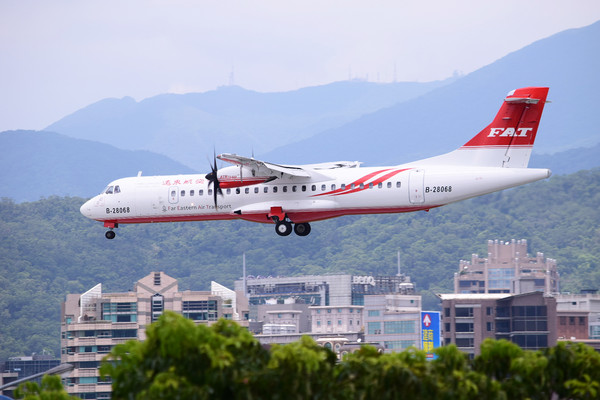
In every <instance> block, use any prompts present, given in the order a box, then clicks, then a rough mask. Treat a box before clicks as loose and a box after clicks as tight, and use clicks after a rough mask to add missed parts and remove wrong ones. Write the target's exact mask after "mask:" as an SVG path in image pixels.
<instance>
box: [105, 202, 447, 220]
mask: <svg viewBox="0 0 600 400" xmlns="http://www.w3.org/2000/svg"><path fill="white" fill-rule="evenodd" d="M440 206H441V205H435V206H414V207H379V208H377V207H370V208H346V209H337V210H307V211H286V210H285V209H284V210H283V212H284V213H286V215H287V216H288V218H289V219H290V220H291V221H292V222H294V223H302V222H314V221H322V220H325V219H330V218H336V217H342V216H344V215H362V214H396V213H405V212H413V211H421V210H429V209H431V208H436V207H440ZM232 219H243V220H246V221H252V222H260V223H265V224H269V223H273V221H272V220H271V219H270V218H269V217H268V213H267V212H264V213H252V214H241V215H238V214H229V213H223V214H208V215H207V214H204V215H168V216H167V215H165V216H154V217H133V218H122V219H112V218H111V219H98V220H97V221H100V222H110V223H115V224H150V223H159V222H191V221H221V220H232Z"/></svg>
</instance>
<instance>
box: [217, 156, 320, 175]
mask: <svg viewBox="0 0 600 400" xmlns="http://www.w3.org/2000/svg"><path fill="white" fill-rule="evenodd" d="M217 158H218V159H219V160H223V161H227V162H229V163H232V164H235V165H240V166H243V167H246V168H248V169H250V170H252V173H253V175H259V176H267V175H270V176H276V177H278V178H281V177H283V176H284V175H287V176H289V177H293V176H295V177H302V178H310V177H311V176H312V174H311V173H310V172H308V171H307V170H306V169H304V168H302V167H299V166H288V165H279V164H273V163H269V162H265V161H260V160H255V159H254V158H249V157H244V156H238V155H237V154H228V153H224V154H219V155H218V156H217Z"/></svg>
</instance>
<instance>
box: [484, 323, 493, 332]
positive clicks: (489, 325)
mask: <svg viewBox="0 0 600 400" xmlns="http://www.w3.org/2000/svg"><path fill="white" fill-rule="evenodd" d="M485 326H486V329H487V331H488V332H491V331H493V330H494V323H493V322H486V323H485Z"/></svg>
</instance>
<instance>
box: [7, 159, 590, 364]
mask: <svg viewBox="0 0 600 400" xmlns="http://www.w3.org/2000/svg"><path fill="white" fill-rule="evenodd" d="M83 201H84V200H83V199H80V198H59V197H51V198H48V199H43V200H40V201H36V202H30V203H21V204H16V203H14V202H12V201H10V200H6V199H5V200H3V201H1V202H0V359H4V358H5V357H7V356H11V355H19V354H29V353H31V352H40V351H42V350H43V349H44V348H48V349H51V350H52V351H54V352H55V354H58V350H59V337H60V336H59V324H60V321H59V319H60V302H61V301H63V300H64V298H65V295H66V294H67V293H82V292H84V291H85V290H87V289H89V288H91V287H92V286H93V285H95V284H97V283H102V284H103V289H104V290H105V291H112V292H114V291H127V290H129V289H131V288H132V286H133V283H134V282H135V281H136V280H138V279H140V278H141V277H143V276H145V275H146V274H147V273H149V272H150V271H156V270H162V271H165V272H166V273H167V274H169V275H171V276H173V277H175V278H177V279H178V280H179V283H180V289H192V290H205V289H208V288H209V285H210V281H211V280H216V281H218V282H219V283H221V284H224V285H227V286H230V287H231V286H233V281H234V280H235V279H237V278H238V277H240V276H241V272H242V253H244V252H245V253H246V263H247V268H248V273H249V274H252V275H273V276H276V275H280V276H287V275H300V274H324V273H328V272H342V273H361V274H363V273H364V274H395V273H396V269H397V262H396V254H397V252H398V251H400V252H401V255H402V268H403V272H405V273H407V274H408V275H410V276H411V277H412V279H413V281H415V282H416V284H417V289H418V290H419V291H421V293H422V294H423V296H424V303H425V307H426V308H433V307H437V304H438V303H437V300H436V298H435V296H434V295H433V293H434V292H441V291H450V290H451V288H452V276H453V273H454V272H455V271H456V270H457V268H458V262H459V260H460V259H470V257H471V254H472V253H479V254H480V255H481V256H484V255H485V254H486V253H487V240H489V239H500V240H510V239H512V238H515V239H527V240H528V241H529V253H530V254H535V253H536V252H543V253H545V255H546V256H547V257H551V258H555V259H557V261H558V268H559V272H560V273H561V287H562V289H563V290H565V291H578V290H580V289H582V288H590V287H591V288H600V270H599V268H598V267H599V266H600V228H599V222H600V210H599V206H600V170H598V169H597V170H593V171H581V172H579V173H576V174H573V175H567V176H557V177H552V178H551V179H549V180H547V181H542V182H537V183H534V184H530V185H527V186H524V187H521V188H517V189H513V190H508V191H504V192H500V193H496V194H492V195H488V196H484V197H480V198H477V199H473V200H469V201H465V202H461V203H457V204H454V205H450V206H447V207H442V208H439V209H434V210H431V211H430V212H428V213H427V212H420V213H411V214H397V215H372V216H363V217H343V218H338V219H333V220H329V221H323V222H318V223H314V224H313V231H312V233H311V234H310V235H309V236H308V237H304V238H302V237H297V236H295V235H291V236H289V237H279V236H277V235H276V234H275V232H274V231H273V226H271V225H260V224H253V223H250V222H245V221H229V222H228V221H225V222H202V223H200V222H197V223H178V224H154V225H126V226H122V227H121V228H119V229H118V230H117V238H116V239H115V240H106V239H105V238H104V228H103V227H102V224H101V223H98V222H93V221H89V220H87V219H86V218H84V217H83V216H81V215H80V214H79V207H80V205H81V204H82V203H83Z"/></svg>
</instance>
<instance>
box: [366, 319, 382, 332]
mask: <svg viewBox="0 0 600 400" xmlns="http://www.w3.org/2000/svg"><path fill="white" fill-rule="evenodd" d="M367 333H368V334H369V335H380V334H381V322H367Z"/></svg>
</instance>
